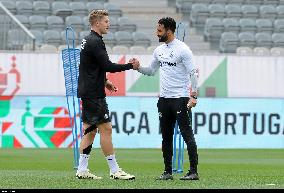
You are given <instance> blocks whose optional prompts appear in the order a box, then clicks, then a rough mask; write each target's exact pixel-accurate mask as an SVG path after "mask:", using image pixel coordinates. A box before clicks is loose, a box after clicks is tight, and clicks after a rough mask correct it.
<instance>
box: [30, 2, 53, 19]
mask: <svg viewBox="0 0 284 193" xmlns="http://www.w3.org/2000/svg"><path fill="white" fill-rule="evenodd" d="M33 14H34V15H43V16H49V15H50V4H49V2H46V1H34V2H33Z"/></svg>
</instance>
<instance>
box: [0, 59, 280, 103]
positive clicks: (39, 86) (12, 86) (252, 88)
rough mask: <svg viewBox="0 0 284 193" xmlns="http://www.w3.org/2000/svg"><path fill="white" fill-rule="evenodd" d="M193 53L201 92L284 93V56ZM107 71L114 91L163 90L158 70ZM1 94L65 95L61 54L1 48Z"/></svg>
mask: <svg viewBox="0 0 284 193" xmlns="http://www.w3.org/2000/svg"><path fill="white" fill-rule="evenodd" d="M110 57H111V60H112V61H113V62H117V63H120V64H124V63H127V62H128V60H129V59H130V58H132V57H137V58H138V59H139V60H140V63H141V65H142V66H148V65H149V64H150V62H151V59H152V56H151V55H126V56H125V55H111V56H110ZM194 59H195V63H196V64H197V67H198V71H199V87H200V93H199V96H200V97H217V98H218V97H244V98H247V97H252V98H259V97H261V98H265V97H269V98H284V86H283V82H284V65H283V64H284V57H271V56H267V57H260V56H235V55H228V56H227V55H218V56H217V55H216V56H213V55H211V56H210V55H196V56H195V58H194ZM107 76H108V79H110V80H111V81H112V82H113V83H115V85H117V87H118V89H119V90H118V92H117V93H115V94H114V95H115V96H158V93H159V73H156V75H155V76H151V77H149V76H145V75H142V74H140V73H139V72H137V71H135V70H129V71H126V72H120V73H108V75H107ZM108 94H109V93H108ZM1 95H2V96H3V95H5V96H7V95H27V96H33V95H40V96H65V86H64V73H63V67H62V60H61V54H48V53H45V54H44V53H37V54H29V53H17V54H14V53H1V55H0V96H1ZM111 96H112V95H111Z"/></svg>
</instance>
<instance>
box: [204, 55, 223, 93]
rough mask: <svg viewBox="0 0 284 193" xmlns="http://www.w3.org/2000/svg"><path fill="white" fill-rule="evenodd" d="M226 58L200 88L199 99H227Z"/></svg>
mask: <svg viewBox="0 0 284 193" xmlns="http://www.w3.org/2000/svg"><path fill="white" fill-rule="evenodd" d="M227 61H228V60H227V57H226V58H225V59H224V60H223V61H222V62H221V63H220V64H219V66H218V67H217V68H216V69H215V70H214V71H213V72H212V74H211V75H210V76H209V77H208V78H207V80H206V81H205V82H204V83H203V84H202V85H201V86H200V89H199V96H200V97H208V96H211V97H227V96H228V89H227V83H228V80H227Z"/></svg>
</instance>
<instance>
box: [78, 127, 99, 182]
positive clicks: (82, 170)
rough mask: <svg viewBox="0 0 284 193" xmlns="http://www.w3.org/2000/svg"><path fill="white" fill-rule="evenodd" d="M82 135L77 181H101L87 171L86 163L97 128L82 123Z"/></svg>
mask: <svg viewBox="0 0 284 193" xmlns="http://www.w3.org/2000/svg"><path fill="white" fill-rule="evenodd" d="M83 128H85V129H84V135H83V137H82V140H81V142H80V150H79V151H80V158H79V165H78V170H77V173H76V177H77V178H79V179H86V178H88V179H89V178H90V179H101V177H98V176H95V175H94V174H91V173H90V172H89V169H88V162H89V158H90V153H91V150H92V145H93V141H94V139H95V136H96V132H97V128H96V126H95V125H89V124H86V123H83Z"/></svg>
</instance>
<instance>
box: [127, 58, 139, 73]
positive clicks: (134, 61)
mask: <svg viewBox="0 0 284 193" xmlns="http://www.w3.org/2000/svg"><path fill="white" fill-rule="evenodd" d="M128 63H129V64H132V66H133V70H138V69H139V67H140V62H139V61H138V59H137V58H132V59H130V60H129V62H128Z"/></svg>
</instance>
